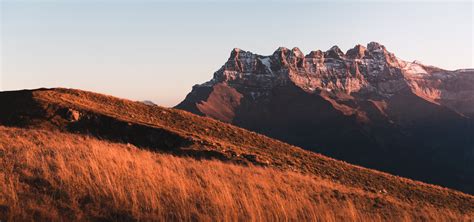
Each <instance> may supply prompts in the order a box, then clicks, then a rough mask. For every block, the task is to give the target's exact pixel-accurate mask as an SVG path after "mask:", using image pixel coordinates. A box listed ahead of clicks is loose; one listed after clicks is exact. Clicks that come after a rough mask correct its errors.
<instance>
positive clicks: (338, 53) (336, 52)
mask: <svg viewBox="0 0 474 222" xmlns="http://www.w3.org/2000/svg"><path fill="white" fill-rule="evenodd" d="M324 57H325V58H332V59H342V58H344V52H342V50H341V49H340V48H339V46H337V45H335V46H333V47H331V48H330V49H329V50H327V51H326V52H324Z"/></svg>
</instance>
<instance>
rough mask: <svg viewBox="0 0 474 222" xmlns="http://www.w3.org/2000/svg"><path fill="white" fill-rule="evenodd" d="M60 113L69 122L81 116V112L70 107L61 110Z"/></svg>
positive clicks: (77, 119) (75, 120)
mask: <svg viewBox="0 0 474 222" xmlns="http://www.w3.org/2000/svg"><path fill="white" fill-rule="evenodd" d="M62 113H63V116H64V118H65V119H66V120H68V121H70V122H77V121H79V119H80V118H81V113H80V112H79V111H77V110H74V109H71V108H68V109H65V110H63V111H62Z"/></svg>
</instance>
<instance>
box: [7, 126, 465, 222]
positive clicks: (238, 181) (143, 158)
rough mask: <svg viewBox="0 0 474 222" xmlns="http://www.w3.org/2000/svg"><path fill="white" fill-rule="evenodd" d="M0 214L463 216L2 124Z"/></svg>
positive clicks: (319, 183) (324, 183)
mask: <svg viewBox="0 0 474 222" xmlns="http://www.w3.org/2000/svg"><path fill="white" fill-rule="evenodd" d="M0 167H1V169H2V170H1V171H0V220H8V221H17V220H47V221H50V220H53V221H56V220H65V221H69V220H112V221H115V220H126V221H130V220H146V221H148V220H167V221H169V220H180V221H195V220H199V221H237V220H238V221H387V220H389V221H420V220H422V221H423V220H426V221H463V220H464V221H469V220H470V219H471V220H472V218H473V215H472V214H469V215H462V214H459V213H456V212H453V211H451V210H448V209H443V208H435V207H432V206H430V205H423V206H412V205H409V204H407V203H403V202H399V201H397V200H396V199H393V198H391V197H389V196H385V195H384V194H374V193H368V192H364V191H362V190H359V189H355V188H351V187H346V186H343V185H341V184H337V183H334V182H331V181H329V180H325V179H321V178H318V177H316V176H309V175H302V174H298V173H294V172H288V171H279V170H275V169H270V168H261V167H255V166H250V167H245V166H238V165H233V164H228V163H223V162H220V161H214V160H203V161H198V160H194V159H191V158H182V157H174V156H171V155H167V154H160V153H154V152H150V151H145V150H140V149H138V148H136V147H134V146H131V145H124V144H116V143H110V142H105V141H101V140H97V139H94V138H90V137H86V136H80V135H73V134H64V133H58V132H50V131H42V130H27V129H16V128H5V127H0Z"/></svg>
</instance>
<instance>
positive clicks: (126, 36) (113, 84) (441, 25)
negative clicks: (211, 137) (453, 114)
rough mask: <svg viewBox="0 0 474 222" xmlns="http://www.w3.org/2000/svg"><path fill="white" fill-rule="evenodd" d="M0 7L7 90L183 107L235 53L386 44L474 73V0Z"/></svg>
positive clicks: (23, 1) (2, 81)
mask: <svg viewBox="0 0 474 222" xmlns="http://www.w3.org/2000/svg"><path fill="white" fill-rule="evenodd" d="M0 1H1V3H0V4H1V5H0V6H1V45H0V47H1V48H0V52H1V67H0V68H1V70H0V71H1V75H0V77H1V78H0V90H17V89H24V88H39V87H68V88H80V89H85V90H90V91H95V92H101V93H106V94H110V95H114V96H119V97H124V98H129V99H133V100H152V101H154V102H155V103H158V104H160V105H164V106H174V105H176V104H177V103H178V102H180V101H181V100H182V99H184V97H185V95H186V94H187V93H188V92H189V91H190V90H191V87H192V86H193V85H194V84H198V83H203V82H205V81H208V80H209V79H211V78H212V75H213V73H214V72H215V71H216V70H218V69H219V68H220V67H221V66H222V65H223V64H224V63H225V61H226V60H227V58H228V57H229V54H230V51H231V50H232V49H233V48H235V47H237V48H241V49H244V50H249V51H252V52H255V53H258V54H263V55H268V54H271V53H273V51H274V50H275V49H277V48H278V47H279V46H285V47H288V48H292V47H295V46H297V47H299V48H300V49H301V50H302V51H303V52H304V53H308V52H309V51H311V50H316V49H321V50H323V51H324V50H327V49H329V48H330V47H331V46H333V45H338V46H339V47H340V48H341V49H342V50H343V51H346V50H348V49H349V48H352V47H353V46H354V45H356V44H364V45H365V44H367V43H368V42H370V41H377V42H380V43H382V44H384V45H385V46H386V47H387V49H388V50H389V51H391V52H393V53H395V55H397V56H398V57H400V58H402V59H405V60H408V61H413V60H419V61H422V62H423V63H425V64H431V65H436V66H439V67H441V68H446V69H459V68H473V67H474V61H473V60H474V58H473V23H474V21H473V3H472V1H456V2H450V1H446V2H443V1H441V2H430V1H423V2H416V3H414V2H409V1H402V2H396V1H393V2H390V1H383V2H380V1H379V2H374V1H371V2H360V1H358V2H351V1H337V2H336V1H331V2H329V1H327V2H326V1H317V2H310V1H297V2H293V1H278V2H275V1H242V2H236V1H224V2H218V1H197V0H195V1H187V2H185V1H174V2H173V1H151V0H148V1H123V0H122V1H110V0H102V1H93V0H86V1H73V0H70V1H68V0H63V1H59V0H57V1H41V0H31V1H27V0H19V1H12V0H0Z"/></svg>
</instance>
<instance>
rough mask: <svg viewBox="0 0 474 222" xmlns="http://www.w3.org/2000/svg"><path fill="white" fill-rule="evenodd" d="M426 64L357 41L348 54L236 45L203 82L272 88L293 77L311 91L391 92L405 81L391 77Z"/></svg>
mask: <svg viewBox="0 0 474 222" xmlns="http://www.w3.org/2000/svg"><path fill="white" fill-rule="evenodd" d="M424 67H425V66H424V65H423V64H420V63H410V62H406V61H403V60H401V59H399V58H397V57H396V56H395V55H394V54H393V53H391V52H389V51H388V50H387V49H386V48H385V46H383V45H382V44H380V43H377V42H370V43H368V44H367V46H362V45H356V46H354V47H353V48H351V49H349V50H347V52H346V53H344V52H343V51H342V50H341V49H340V48H339V47H338V46H333V47H331V48H330V49H328V50H326V51H324V52H323V51H321V50H316V51H311V52H310V53H308V54H306V55H305V54H304V53H303V52H302V51H301V50H300V49H299V48H298V47H294V48H292V49H291V50H290V49H289V48H286V47H279V48H278V49H276V50H275V52H274V53H273V54H271V55H268V56H263V55H258V54H255V53H252V52H250V51H245V50H242V49H239V48H234V49H233V50H232V52H231V54H230V57H229V59H228V60H227V62H226V63H225V64H224V65H223V66H222V67H221V69H219V70H218V71H217V72H215V73H214V78H213V79H212V80H211V81H209V82H207V83H205V84H203V86H209V85H212V84H215V83H218V82H225V83H228V84H240V85H247V86H252V87H254V88H255V87H256V88H260V89H268V88H272V87H274V86H276V85H281V84H287V83H289V82H293V83H294V84H296V85H297V86H298V87H300V88H302V89H304V90H306V91H315V90H325V91H332V90H336V91H342V92H345V93H351V92H359V91H361V90H362V91H364V92H373V91H377V92H378V93H379V94H380V95H383V96H390V94H392V93H393V92H391V91H393V90H400V89H401V88H403V87H402V85H404V84H403V83H402V82H400V83H393V82H390V81H393V80H399V81H404V77H405V76H413V75H420V74H427V73H428V72H427V71H426V70H425V68H424ZM380 83H382V84H380ZM387 85H390V87H387ZM254 91H261V90H258V89H256V90H255V89H254ZM253 94H261V92H260V93H257V92H254V93H253Z"/></svg>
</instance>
